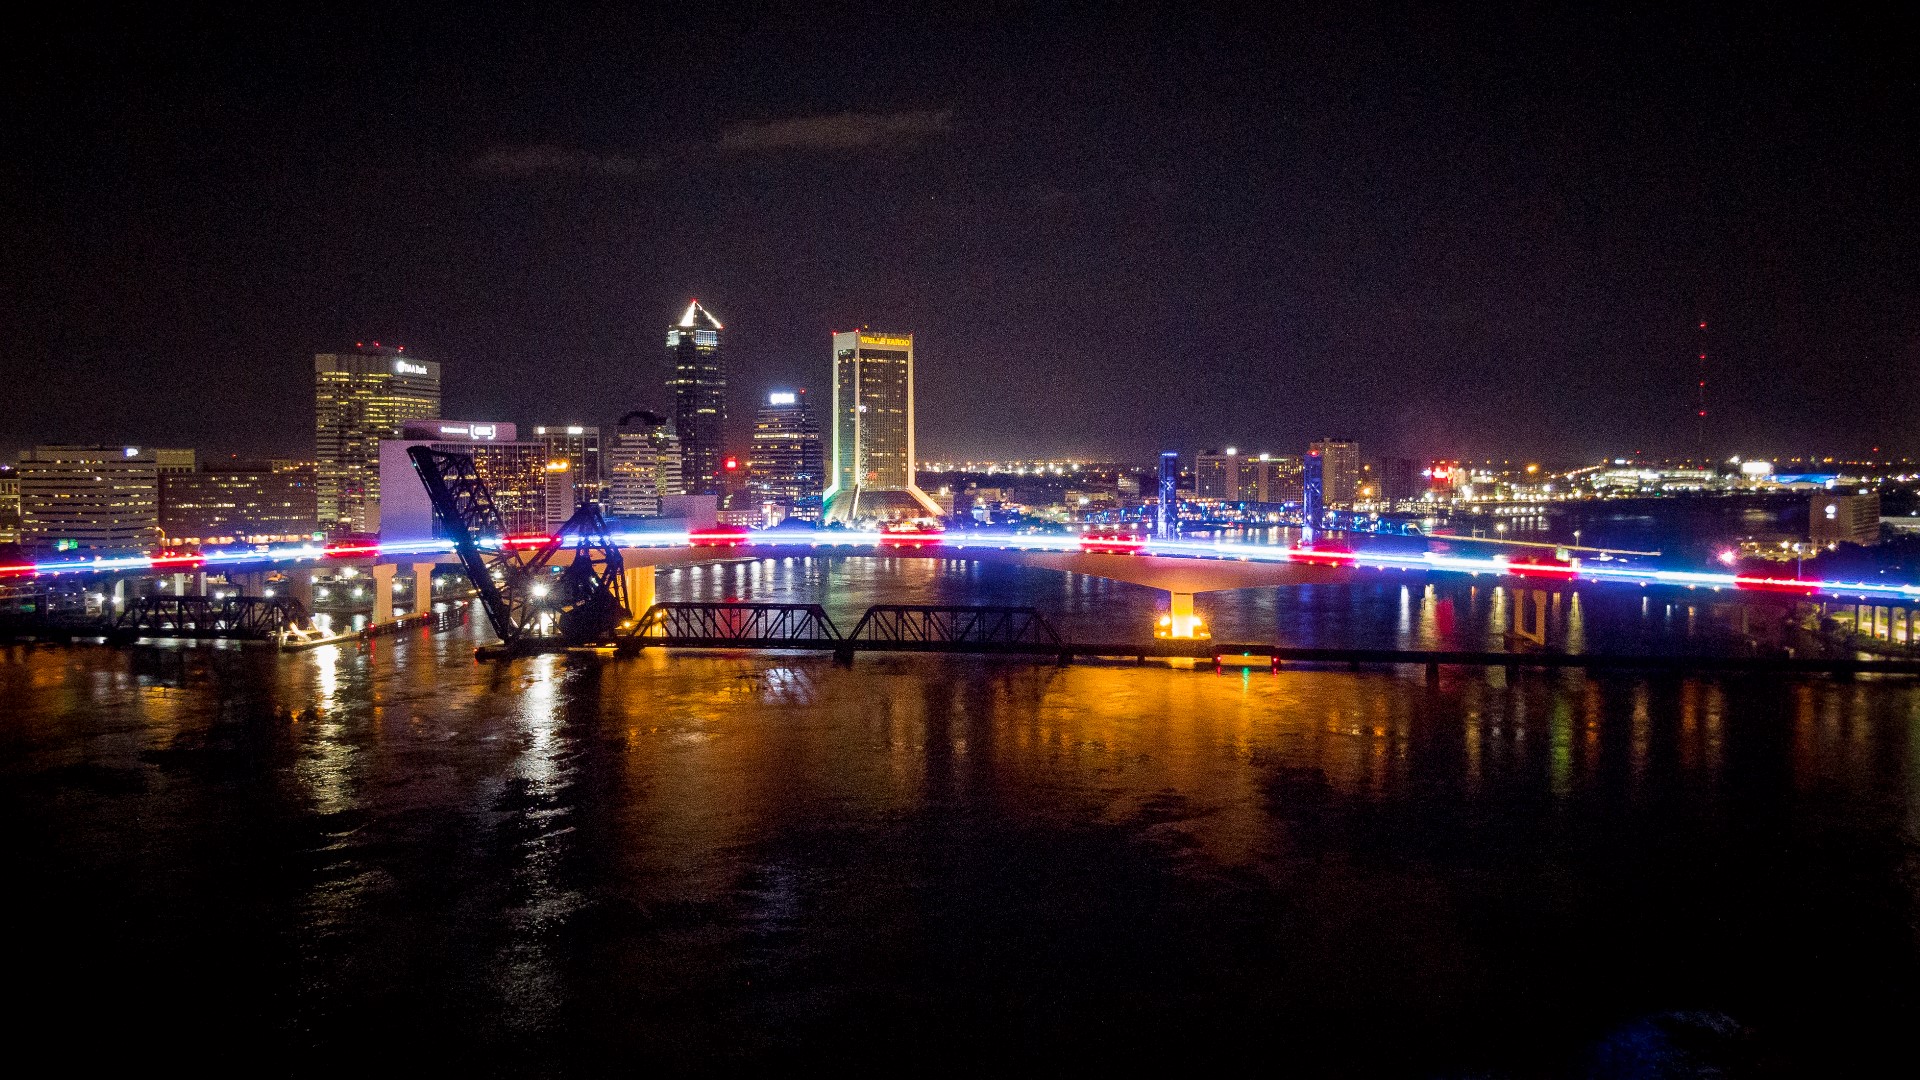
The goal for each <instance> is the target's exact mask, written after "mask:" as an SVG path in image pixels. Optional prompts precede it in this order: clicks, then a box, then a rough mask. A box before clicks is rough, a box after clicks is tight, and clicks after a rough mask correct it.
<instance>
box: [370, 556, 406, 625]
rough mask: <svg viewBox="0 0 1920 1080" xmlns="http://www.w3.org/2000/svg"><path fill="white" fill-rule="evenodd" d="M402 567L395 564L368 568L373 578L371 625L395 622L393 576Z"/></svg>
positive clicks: (382, 564) (383, 564) (374, 565)
mask: <svg viewBox="0 0 1920 1080" xmlns="http://www.w3.org/2000/svg"><path fill="white" fill-rule="evenodd" d="M399 569H400V567H399V566H398V565H396V564H394V563H374V564H373V565H372V566H370V567H368V568H367V572H368V573H369V574H370V575H371V576H372V577H373V617H372V618H371V619H369V620H367V621H368V623H369V624H370V625H373V626H379V625H380V624H381V623H390V622H392V621H393V576H394V574H395V573H397V572H398V571H399Z"/></svg>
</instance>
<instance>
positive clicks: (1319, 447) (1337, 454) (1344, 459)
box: [1309, 439, 1360, 510]
mask: <svg viewBox="0 0 1920 1080" xmlns="http://www.w3.org/2000/svg"><path fill="white" fill-rule="evenodd" d="M1309 449H1310V450H1311V451H1312V452H1313V453H1314V454H1317V455H1318V456H1319V457H1320V461H1321V479H1322V481H1323V484H1324V486H1323V487H1322V489H1321V494H1322V495H1323V496H1324V497H1325V498H1326V502H1327V506H1328V507H1330V508H1332V509H1335V510H1351V509H1353V504H1354V500H1355V499H1356V498H1357V497H1358V494H1359V489H1360V444H1359V443H1357V442H1354V441H1353V440H1351V439H1321V440H1319V441H1318V442H1315V443H1314V444H1313V445H1312V446H1311V447H1309Z"/></svg>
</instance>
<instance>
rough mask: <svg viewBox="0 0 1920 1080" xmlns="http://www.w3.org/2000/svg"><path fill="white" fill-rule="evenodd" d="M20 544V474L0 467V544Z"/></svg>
mask: <svg viewBox="0 0 1920 1080" xmlns="http://www.w3.org/2000/svg"><path fill="white" fill-rule="evenodd" d="M19 542H20V473H19V471H18V470H16V469H15V468H14V467H13V466H11V465H0V544H17V543H19Z"/></svg>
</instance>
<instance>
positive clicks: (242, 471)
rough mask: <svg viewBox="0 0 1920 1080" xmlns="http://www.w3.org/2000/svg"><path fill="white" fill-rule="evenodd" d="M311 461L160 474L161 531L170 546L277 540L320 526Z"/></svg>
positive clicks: (309, 533) (303, 535)
mask: <svg viewBox="0 0 1920 1080" xmlns="http://www.w3.org/2000/svg"><path fill="white" fill-rule="evenodd" d="M316 471H317V470H316V468H315V466H314V463H313V462H310V461H257V462H225V463H220V464H213V463H209V464H207V465H206V466H205V467H204V468H202V469H200V470H199V471H196V472H180V471H163V472H161V473H160V535H161V539H162V541H163V542H164V543H165V544H167V545H168V546H175V545H215V544H236V543H238V544H273V543H284V542H290V541H297V540H311V539H313V537H314V534H315V533H316V532H318V531H319V528H320V519H319V498H318V493H317V491H316V486H317V477H316Z"/></svg>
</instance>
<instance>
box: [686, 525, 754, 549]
mask: <svg viewBox="0 0 1920 1080" xmlns="http://www.w3.org/2000/svg"><path fill="white" fill-rule="evenodd" d="M746 540H747V530H745V529H743V528H741V527H740V526H738V525H715V526H714V527H713V528H711V529H706V530H702V531H700V532H689V533H687V543H689V544H692V545H693V546H694V547H739V546H740V545H741V544H743V543H745V542H746Z"/></svg>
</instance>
